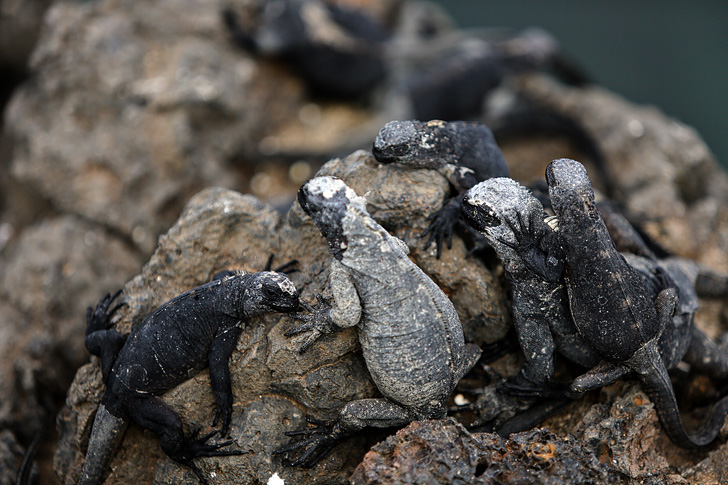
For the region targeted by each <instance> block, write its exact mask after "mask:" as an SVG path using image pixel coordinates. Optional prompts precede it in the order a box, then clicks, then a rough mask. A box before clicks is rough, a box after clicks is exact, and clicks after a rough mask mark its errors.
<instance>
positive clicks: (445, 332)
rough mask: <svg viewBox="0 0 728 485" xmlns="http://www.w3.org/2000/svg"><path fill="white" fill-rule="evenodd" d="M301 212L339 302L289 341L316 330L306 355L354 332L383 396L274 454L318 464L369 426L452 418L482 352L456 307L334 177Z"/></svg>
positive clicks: (321, 180) (307, 190)
mask: <svg viewBox="0 0 728 485" xmlns="http://www.w3.org/2000/svg"><path fill="white" fill-rule="evenodd" d="M298 201H299V203H300V204H301V207H302V208H303V210H304V211H305V212H306V213H307V214H308V215H309V216H311V218H312V219H313V221H314V223H315V224H316V226H318V228H319V229H320V231H321V233H322V234H323V235H324V237H325V238H326V241H327V242H328V246H329V251H330V253H331V254H332V255H333V260H332V262H331V270H330V274H329V285H330V287H331V291H332V293H333V296H334V305H333V306H329V305H328V304H326V303H324V302H323V300H322V299H321V298H320V296H319V304H318V305H317V306H316V307H310V308H309V310H310V311H311V312H312V313H311V315H301V316H300V317H299V318H300V319H301V320H302V321H303V323H302V324H301V325H299V326H297V327H294V328H292V329H291V330H289V331H288V332H287V333H286V335H288V336H291V335H296V334H300V333H303V332H309V335H308V336H307V337H306V339H305V341H304V343H303V345H302V347H301V348H300V351H305V349H306V348H308V346H309V345H311V344H312V343H313V342H314V341H315V340H316V339H317V338H318V337H319V336H321V335H322V334H325V333H330V332H334V331H337V330H340V329H342V328H345V327H352V326H356V327H357V329H358V333H359V342H360V343H361V347H362V352H363V355H364V360H365V362H366V365H367V368H368V370H369V372H370V374H371V376H372V379H373V380H374V383H375V384H376V386H377V388H378V389H379V391H380V392H381V393H382V395H383V397H382V398H377V399H361V400H356V401H352V402H349V403H348V404H346V406H344V408H342V409H341V410H340V412H339V414H338V416H337V418H336V419H334V420H332V421H328V422H327V421H318V420H310V422H312V423H314V424H317V425H318V426H317V427H313V428H307V429H304V430H300V431H293V432H288V433H286V435H288V436H297V435H302V436H303V439H301V440H300V441H298V442H295V443H293V444H291V445H288V446H285V447H282V448H280V449H278V450H276V453H279V454H281V453H289V452H293V451H296V450H300V449H303V452H302V453H301V454H300V456H299V457H298V458H296V459H294V460H289V459H285V460H284V464H287V465H291V466H304V467H311V466H313V465H315V464H316V463H317V462H318V461H319V460H320V459H321V458H323V457H324V456H325V455H326V454H327V453H328V452H329V451H330V450H331V449H332V448H333V447H334V446H336V444H337V443H339V442H340V441H342V440H344V439H345V438H347V437H349V436H351V435H353V434H354V433H356V432H358V431H359V430H361V429H363V428H365V427H367V426H373V427H380V428H383V427H395V426H402V425H405V424H407V423H409V422H411V421H413V420H416V419H435V418H442V417H444V416H445V414H446V411H447V407H446V404H447V400H448V398H449V396H450V394H451V393H452V390H453V389H454V388H455V385H456V384H457V382H458V380H459V379H460V378H461V377H462V376H463V375H464V374H465V373H466V372H467V371H468V370H470V368H471V367H472V366H473V365H475V363H476V362H477V360H478V357H479V355H480V349H479V348H478V347H477V346H475V345H473V344H467V345H466V344H465V342H464V339H463V331H462V327H461V325H460V320H459V319H458V316H457V313H456V312H455V308H454V307H453V305H452V303H451V302H450V300H449V299H448V298H447V296H446V295H445V294H444V293H443V292H442V290H440V288H439V287H438V286H437V285H436V284H435V283H434V282H433V281H432V280H431V279H430V278H429V277H428V276H427V275H425V273H423V272H422V270H420V269H419V268H418V267H417V266H416V265H415V264H414V263H413V262H412V261H411V260H410V259H409V258H408V257H407V254H408V252H409V249H408V248H407V246H406V245H405V244H404V242H403V241H402V240H400V239H398V238H396V237H393V236H390V235H389V233H387V231H386V230H384V228H383V227H382V226H380V225H379V224H378V223H377V222H376V221H374V219H372V218H371V216H369V214H368V212H367V210H366V201H365V199H364V198H363V197H359V196H357V194H356V193H355V192H354V190H352V189H351V188H349V187H348V186H347V185H346V184H345V183H344V182H343V181H341V180H340V179H337V178H334V177H318V178H315V179H313V180H310V181H309V182H307V183H306V184H304V185H303V187H301V189H300V190H299V192H298Z"/></svg>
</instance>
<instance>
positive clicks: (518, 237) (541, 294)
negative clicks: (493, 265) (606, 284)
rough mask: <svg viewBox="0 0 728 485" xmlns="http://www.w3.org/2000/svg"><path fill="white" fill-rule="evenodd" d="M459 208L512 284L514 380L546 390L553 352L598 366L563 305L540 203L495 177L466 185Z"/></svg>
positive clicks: (558, 257) (558, 263)
mask: <svg viewBox="0 0 728 485" xmlns="http://www.w3.org/2000/svg"><path fill="white" fill-rule="evenodd" d="M462 212H463V216H464V218H465V220H466V222H468V224H470V225H471V226H472V227H473V228H474V229H476V230H477V231H479V232H480V233H481V234H483V236H485V238H486V240H487V241H488V243H489V244H490V245H491V247H492V248H493V249H494V250H495V251H496V253H497V254H498V257H499V258H500V260H501V262H502V264H503V269H504V272H505V276H506V279H508V281H509V282H510V285H511V291H512V301H513V324H514V326H515V328H516V333H517V334H518V338H519V342H520V344H521V349H522V350H523V353H524V355H525V357H526V363H525V364H524V367H523V368H522V369H521V371H520V373H519V377H518V379H517V380H516V383H518V384H520V385H528V386H531V387H532V388H534V389H538V388H540V389H546V388H548V387H549V383H550V382H551V378H552V377H553V370H554V369H553V352H554V350H558V351H559V352H560V353H561V354H563V355H564V356H566V357H567V358H568V359H570V360H571V361H573V362H576V363H577V364H579V365H581V366H583V367H593V366H594V365H596V364H597V362H598V361H599V358H598V356H597V355H596V353H595V351H594V349H593V348H591V346H590V345H589V344H587V343H586V342H585V341H584V340H583V338H582V337H581V336H580V335H579V334H578V332H577V330H576V327H575V326H574V324H573V322H572V320H571V314H570V313H569V309H568V306H567V305H566V298H567V297H566V288H565V286H564V282H563V280H562V278H561V273H562V270H563V264H564V260H563V255H562V254H560V252H557V253H556V254H547V253H546V251H551V250H552V249H554V247H555V245H549V244H548V241H549V240H551V239H552V238H553V237H554V234H553V230H552V229H551V227H550V226H549V225H548V224H547V223H546V222H545V219H546V213H545V212H544V210H543V207H542V206H541V203H540V202H539V201H538V200H537V199H536V198H535V197H534V196H533V195H531V193H530V192H529V191H528V190H527V189H526V188H525V187H523V186H522V185H520V184H519V183H518V182H516V181H515V180H512V179H510V178H503V177H499V178H492V179H490V180H486V181H485V182H481V183H479V184H478V185H476V186H475V187H473V188H472V189H470V190H469V191H468V192H467V193H466V194H465V198H464V199H463V206H462ZM550 246H551V247H550ZM556 249H558V248H557V247H556Z"/></svg>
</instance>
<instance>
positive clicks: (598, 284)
mask: <svg viewBox="0 0 728 485" xmlns="http://www.w3.org/2000/svg"><path fill="white" fill-rule="evenodd" d="M546 181H547V183H548V186H549V196H550V198H551V203H552V205H553V209H554V211H555V213H556V215H557V217H558V220H559V236H560V237H559V241H560V244H561V245H562V248H563V251H564V259H565V263H566V264H565V269H564V279H565V283H566V288H567V293H568V296H569V307H570V309H571V314H572V317H573V319H574V324H575V325H576V328H577V330H578V331H579V333H580V334H581V336H582V337H583V338H584V340H585V341H586V342H588V343H589V344H590V345H591V346H592V347H593V348H594V349H595V350H596V351H597V353H598V354H599V356H600V357H601V358H602V359H603V362H602V363H601V364H599V365H598V366H596V367H594V368H592V369H591V370H590V371H588V372H587V373H586V374H584V375H582V376H580V377H578V378H577V379H575V380H574V381H573V382H572V385H571V390H572V392H584V391H586V390H589V389H594V388H598V387H601V386H603V385H605V384H607V383H610V382H613V381H614V380H615V378H619V377H621V376H623V375H625V374H627V373H634V374H636V375H637V376H638V377H639V379H640V381H641V382H642V386H643V389H644V390H645V392H646V393H647V395H648V396H649V398H650V400H651V401H652V403H653V404H654V406H655V410H656V411H657V415H658V417H659V419H660V422H661V423H662V426H663V429H664V430H665V432H666V433H667V435H668V436H669V437H670V439H671V440H672V441H673V443H675V444H677V445H679V446H682V447H685V448H694V447H698V446H704V445H706V444H709V443H710V442H712V441H713V440H714V439H715V437H716V436H717V435H718V432H719V431H720V428H721V426H722V424H723V421H724V419H725V417H726V415H727V414H728V397H725V398H723V399H721V400H720V401H719V402H718V403H717V404H716V405H715V406H714V407H713V409H712V411H711V413H710V415H709V416H708V418H707V420H706V421H705V423H704V425H703V427H702V429H700V430H699V431H698V432H694V433H689V432H687V431H686V430H685V427H684V425H683V423H682V420H681V418H680V413H679V410H678V406H677V401H676V399H675V393H674V390H673V387H672V383H671V382H670V378H669V376H668V373H667V367H666V365H665V361H664V360H663V357H662V355H661V352H660V349H659V346H660V344H659V342H660V337H661V336H662V334H663V332H664V331H665V329H666V328H669V326H670V325H671V320H672V318H673V315H674V314H675V312H676V311H678V310H679V300H678V289H677V288H676V287H675V286H672V285H670V284H667V285H661V286H662V287H663V289H659V288H658V289H659V292H658V293H657V295H656V297H655V298H654V299H653V298H652V295H653V294H654V290H653V291H652V292H651V291H650V288H649V287H648V286H647V285H646V283H645V279H644V278H643V275H641V274H640V272H639V271H637V270H636V269H635V268H634V267H633V266H631V265H630V264H629V263H628V262H627V261H626V260H625V258H624V257H623V256H622V255H621V254H620V253H619V252H618V251H617V249H616V247H615V245H614V242H613V241H612V239H611V237H610V236H609V233H608V232H607V228H606V226H605V224H604V221H603V220H602V218H601V215H600V213H599V211H598V209H597V207H596V202H595V198H594V191H593V189H592V187H591V183H590V181H589V177H588V175H587V172H586V169H585V168H584V166H583V165H582V164H580V163H579V162H577V161H575V160H571V159H558V160H554V161H552V162H551V163H550V164H549V165H548V167H547V168H546ZM668 281H669V278H668ZM665 344H669V345H670V346H677V345H680V344H681V342H666V343H665V342H663V345H665Z"/></svg>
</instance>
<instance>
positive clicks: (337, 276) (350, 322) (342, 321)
mask: <svg viewBox="0 0 728 485" xmlns="http://www.w3.org/2000/svg"><path fill="white" fill-rule="evenodd" d="M329 286H330V288H331V292H332V294H333V296H334V305H333V306H329V305H328V304H327V303H326V302H324V300H323V297H322V296H321V295H317V296H316V298H317V300H318V305H316V306H311V305H309V304H308V303H304V302H301V305H302V306H303V307H304V308H306V309H307V310H308V311H309V314H308V315H301V314H296V315H294V318H295V319H297V320H300V321H302V322H303V324H301V325H298V326H297V327H294V328H291V329H290V330H288V331H287V332H286V333H285V336H286V337H291V336H293V335H298V334H301V333H304V332H310V333H309V335H308V337H307V338H306V340H304V342H303V344H302V345H301V347H299V349H298V351H299V352H300V353H303V352H305V351H306V349H308V348H309V347H310V346H311V344H313V343H314V342H315V341H316V340H317V339H318V338H319V337H321V336H322V335H325V334H329V333H333V332H338V331H340V330H342V329H344V328H347V327H353V326H354V325H356V324H357V323H359V320H360V319H361V314H362V307H361V301H360V300H359V294H358V293H357V292H356V287H355V286H354V282H353V280H352V278H351V275H350V274H349V272H348V271H346V269H345V268H344V266H343V265H342V264H341V263H340V262H338V261H336V260H335V259H334V260H333V261H332V262H331V271H330V273H329Z"/></svg>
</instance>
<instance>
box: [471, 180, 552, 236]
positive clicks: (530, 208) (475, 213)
mask: <svg viewBox="0 0 728 485" xmlns="http://www.w3.org/2000/svg"><path fill="white" fill-rule="evenodd" d="M461 211H462V214H463V217H464V218H465V220H466V222H467V223H468V224H470V226H472V227H473V228H474V229H476V230H477V231H478V232H480V233H482V234H483V235H485V236H486V238H488V240H489V242H491V244H492V243H493V242H494V241H496V240H497V241H506V242H511V243H515V242H516V240H519V239H521V238H522V236H523V234H522V233H524V232H526V231H529V232H533V231H534V230H535V228H533V227H530V223H531V221H539V220H543V216H544V213H543V207H542V206H541V203H540V202H539V201H538V199H536V198H535V197H534V196H533V195H532V194H531V193H530V192H529V191H528V189H526V188H525V187H524V186H522V185H521V184H519V183H518V182H516V181H515V180H513V179H510V178H507V177H497V178H492V179H488V180H486V181H484V182H481V183H479V184H478V185H476V186H475V187H473V188H472V189H470V190H468V191H467V192H466V193H465V196H464V198H463V204H462V206H461Z"/></svg>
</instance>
